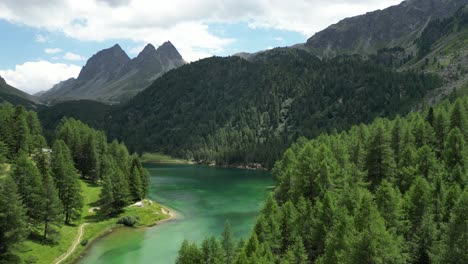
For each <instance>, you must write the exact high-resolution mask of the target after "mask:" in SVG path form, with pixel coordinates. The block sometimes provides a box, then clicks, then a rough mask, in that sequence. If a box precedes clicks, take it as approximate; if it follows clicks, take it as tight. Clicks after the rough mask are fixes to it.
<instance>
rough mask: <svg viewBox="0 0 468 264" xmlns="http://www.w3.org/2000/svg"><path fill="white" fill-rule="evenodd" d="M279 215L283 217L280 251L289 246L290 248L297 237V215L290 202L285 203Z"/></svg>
mask: <svg viewBox="0 0 468 264" xmlns="http://www.w3.org/2000/svg"><path fill="white" fill-rule="evenodd" d="M281 214H282V215H283V216H284V217H283V218H282V219H283V221H282V223H281V237H282V247H281V248H282V249H283V250H286V249H287V248H288V247H289V246H292V245H293V243H294V242H295V241H296V239H297V237H298V236H299V230H298V217H299V216H298V214H297V210H296V208H295V207H294V204H293V203H292V202H291V201H287V202H286V203H285V204H284V205H283V206H282V207H281Z"/></svg>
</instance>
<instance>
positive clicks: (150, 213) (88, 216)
mask: <svg viewBox="0 0 468 264" xmlns="http://www.w3.org/2000/svg"><path fill="white" fill-rule="evenodd" d="M81 188H82V191H83V198H84V206H83V213H82V217H81V219H80V220H79V221H76V222H75V223H73V224H74V225H73V226H65V225H64V226H62V228H61V230H60V234H61V236H60V239H59V241H58V243H57V244H53V245H50V244H43V243H41V242H38V241H32V240H27V241H25V242H24V243H23V244H22V245H21V246H20V247H19V248H18V249H17V250H16V252H15V253H16V254H17V255H18V256H19V257H20V258H21V260H22V261H23V262H24V263H28V260H29V261H30V262H29V263H37V264H49V263H53V262H54V260H55V259H56V258H58V257H59V256H60V255H62V254H63V253H65V252H66V251H67V250H68V248H69V247H70V246H71V244H72V243H73V241H74V240H75V237H76V235H77V233H78V227H79V226H80V225H81V224H82V223H89V224H88V225H87V226H86V227H85V229H84V234H83V237H82V240H85V239H86V240H88V244H87V245H86V246H81V245H78V247H77V248H76V250H75V251H74V252H73V254H72V255H71V256H70V257H68V258H67V259H66V260H65V261H64V262H62V263H72V262H73V260H74V259H75V258H76V257H78V256H79V255H80V254H82V253H83V252H84V250H85V249H86V248H87V247H88V246H89V245H90V244H91V243H92V241H93V240H95V239H97V238H99V237H100V236H102V235H104V234H106V233H107V232H109V230H111V229H112V228H115V227H118V226H120V225H117V224H116V223H117V220H118V219H119V218H120V217H123V216H127V215H132V216H138V217H139V219H140V220H139V222H138V223H137V225H136V226H137V227H144V226H152V225H155V224H156V223H157V222H158V221H160V220H163V219H165V218H168V215H165V214H163V213H162V209H161V206H160V205H159V204H158V203H156V202H152V204H151V202H149V201H148V200H145V201H144V206H143V207H136V206H134V207H127V208H125V210H124V212H123V213H122V214H121V215H119V216H118V217H113V218H109V217H106V216H103V215H101V214H99V212H95V211H90V209H91V208H92V207H97V206H98V205H97V202H98V200H99V193H100V191H101V186H99V185H96V184H93V183H90V182H86V181H81Z"/></svg>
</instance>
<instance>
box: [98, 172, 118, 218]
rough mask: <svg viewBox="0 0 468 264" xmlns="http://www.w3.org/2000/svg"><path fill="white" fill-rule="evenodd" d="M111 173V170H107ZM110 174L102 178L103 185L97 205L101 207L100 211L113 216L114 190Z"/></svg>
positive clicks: (114, 211)
mask: <svg viewBox="0 0 468 264" xmlns="http://www.w3.org/2000/svg"><path fill="white" fill-rule="evenodd" d="M108 172H112V170H108ZM111 177H112V176H111V175H110V174H105V175H104V176H103V179H102V181H103V184H102V189H101V193H100V194H99V198H100V200H99V203H100V205H101V210H102V212H104V213H105V214H109V215H112V214H115V213H116V210H115V209H114V188H113V186H112V179H111Z"/></svg>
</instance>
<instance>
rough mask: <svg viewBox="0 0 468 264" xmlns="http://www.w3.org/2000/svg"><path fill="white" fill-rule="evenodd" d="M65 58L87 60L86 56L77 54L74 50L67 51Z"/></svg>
mask: <svg viewBox="0 0 468 264" xmlns="http://www.w3.org/2000/svg"><path fill="white" fill-rule="evenodd" d="M63 59H64V60H71V61H82V60H85V58H84V57H83V56H81V55H78V54H75V53H73V52H67V53H65V55H63Z"/></svg>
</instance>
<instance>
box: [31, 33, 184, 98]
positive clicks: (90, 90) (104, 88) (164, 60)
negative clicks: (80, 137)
mask: <svg viewBox="0 0 468 264" xmlns="http://www.w3.org/2000/svg"><path fill="white" fill-rule="evenodd" d="M183 64H185V61H184V59H183V58H182V56H181V55H180V54H179V52H178V51H177V49H176V48H175V47H174V46H173V45H172V43H171V42H165V43H164V44H162V45H161V46H160V47H158V48H157V49H156V48H155V47H154V46H153V45H151V44H148V45H147V46H146V47H145V48H144V49H143V50H142V51H141V52H140V54H138V56H137V57H136V58H134V59H130V58H129V57H128V55H127V54H126V53H125V51H123V50H122V48H121V47H120V46H119V45H118V44H116V45H114V46H113V47H111V48H108V49H104V50H102V51H99V52H98V53H96V54H95V55H93V56H92V57H91V58H90V59H89V60H88V61H87V62H86V65H85V66H84V67H83V68H82V69H81V72H80V74H79V76H78V78H76V79H74V78H71V79H69V80H66V81H63V82H60V83H58V84H56V85H55V86H54V87H52V88H51V89H50V90H48V91H46V92H44V93H42V94H41V95H40V98H41V100H43V101H45V102H47V103H49V104H53V103H57V102H60V101H66V100H80V99H88V100H98V101H102V102H107V103H119V102H122V101H125V100H128V99H129V98H131V97H133V96H134V95H135V94H137V93H138V92H140V91H142V90H143V89H145V88H146V87H147V86H148V85H149V84H151V83H152V82H153V81H154V80H155V79H157V78H158V77H160V76H161V75H162V74H164V73H165V72H167V71H169V70H171V69H174V68H177V67H179V66H181V65H183Z"/></svg>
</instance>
